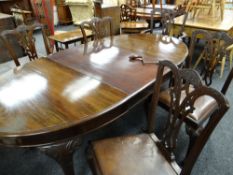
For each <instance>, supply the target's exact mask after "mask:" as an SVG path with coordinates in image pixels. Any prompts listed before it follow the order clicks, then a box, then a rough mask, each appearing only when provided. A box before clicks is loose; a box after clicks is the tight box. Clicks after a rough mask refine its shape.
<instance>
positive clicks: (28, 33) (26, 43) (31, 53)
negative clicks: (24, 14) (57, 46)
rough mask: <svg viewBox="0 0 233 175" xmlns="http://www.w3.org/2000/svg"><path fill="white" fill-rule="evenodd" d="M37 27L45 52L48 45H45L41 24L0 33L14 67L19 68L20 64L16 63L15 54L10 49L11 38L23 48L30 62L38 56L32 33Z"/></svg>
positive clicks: (11, 48) (23, 26) (21, 26)
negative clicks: (40, 33)
mask: <svg viewBox="0 0 233 175" xmlns="http://www.w3.org/2000/svg"><path fill="white" fill-rule="evenodd" d="M37 27H40V28H41V29H42V35H43V40H44V44H45V47H46V51H48V50H49V48H47V47H48V46H49V44H48V43H46V42H47V41H46V38H47V37H46V36H44V29H43V26H42V25H41V24H33V25H30V26H27V25H25V24H22V25H19V26H18V27H17V28H15V29H14V30H5V31H3V32H2V33H1V37H2V38H3V40H4V45H5V47H6V48H7V49H8V52H9V55H10V56H11V57H12V59H13V60H14V62H15V64H16V66H19V65H20V63H19V61H18V57H17V56H16V55H17V54H16V52H15V51H14V49H13V47H12V38H15V39H16V41H17V42H18V44H19V45H20V46H21V47H22V48H23V50H24V52H25V54H26V55H27V56H28V57H29V59H30V61H31V60H34V59H36V58H38V54H37V51H36V47H35V38H34V36H33V32H34V30H35V29H36V28H37ZM14 41H15V40H14Z"/></svg>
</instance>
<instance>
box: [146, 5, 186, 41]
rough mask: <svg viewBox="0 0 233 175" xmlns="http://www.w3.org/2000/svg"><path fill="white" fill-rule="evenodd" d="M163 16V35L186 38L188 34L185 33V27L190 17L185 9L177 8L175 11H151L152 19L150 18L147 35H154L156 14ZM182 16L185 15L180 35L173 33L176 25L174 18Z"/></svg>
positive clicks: (157, 9)
mask: <svg viewBox="0 0 233 175" xmlns="http://www.w3.org/2000/svg"><path fill="white" fill-rule="evenodd" d="M158 13H159V14H161V21H160V22H161V31H162V34H163V35H171V36H172V35H173V36H175V37H177V38H181V39H183V38H184V37H186V34H185V33H184V26H185V23H186V20H187V17H188V12H186V11H185V9H184V8H181V6H180V8H179V7H177V8H176V9H175V10H167V9H162V10H161V9H160V8H155V9H153V10H152V11H151V18H150V29H149V30H147V31H146V33H148V32H149V33H153V30H154V26H155V22H156V21H154V15H155V14H158ZM180 15H184V18H183V24H182V25H181V26H180V29H179V31H178V33H173V31H172V27H173V25H174V18H175V17H177V16H180Z"/></svg>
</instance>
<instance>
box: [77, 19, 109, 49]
mask: <svg viewBox="0 0 233 175" xmlns="http://www.w3.org/2000/svg"><path fill="white" fill-rule="evenodd" d="M80 28H81V31H82V34H83V41H84V43H87V42H88V38H87V34H86V31H85V29H89V30H91V31H92V33H93V38H94V45H98V44H99V43H102V42H103V39H104V37H107V36H110V37H111V38H112V37H113V24H112V18H111V17H109V16H106V17H103V18H98V17H94V18H92V19H91V20H90V21H84V22H82V23H81V24H80Z"/></svg>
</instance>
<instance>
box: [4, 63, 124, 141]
mask: <svg viewBox="0 0 233 175" xmlns="http://www.w3.org/2000/svg"><path fill="white" fill-rule="evenodd" d="M0 87H1V88H0V110H1V116H0V138H1V139H0V143H3V144H20V142H19V143H18V142H17V140H16V139H15V140H14V139H13V140H11V142H12V143H11V142H10V141H9V140H6V142H4V139H3V138H4V137H9V138H11V137H12V138H14V137H16V138H17V136H28V135H37V134H43V133H45V132H53V131H57V130H62V129H64V128H66V127H69V126H73V125H78V124H80V123H83V122H84V121H86V120H89V119H90V118H92V117H96V116H98V114H99V113H102V112H104V111H107V110H110V108H112V107H113V106H114V105H117V104H118V103H119V102H121V100H122V99H124V98H125V97H126V94H125V93H124V92H122V91H120V90H119V89H116V88H114V87H111V86H109V85H107V84H105V83H103V82H101V81H100V80H97V79H95V78H93V77H90V76H88V75H84V74H82V73H80V72H78V71H73V70H71V69H69V68H66V67H64V66H62V65H59V64H57V63H55V62H53V61H51V60H49V59H38V60H35V61H32V62H29V63H27V64H25V65H24V66H23V67H20V68H17V69H14V70H11V71H8V72H6V73H5V74H3V75H2V76H1V79H0ZM37 141H38V142H40V140H37ZM41 141H42V140H41ZM14 142H15V143H14ZM42 142H43V141H42Z"/></svg>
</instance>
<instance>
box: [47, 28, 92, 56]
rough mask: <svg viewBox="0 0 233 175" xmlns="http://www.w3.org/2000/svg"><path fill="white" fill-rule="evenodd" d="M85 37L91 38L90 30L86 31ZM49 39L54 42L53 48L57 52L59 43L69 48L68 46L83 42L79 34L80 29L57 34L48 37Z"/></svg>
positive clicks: (80, 33) (81, 35)
mask: <svg viewBox="0 0 233 175" xmlns="http://www.w3.org/2000/svg"><path fill="white" fill-rule="evenodd" d="M86 34H87V37H88V38H90V37H92V32H91V31H90V30H86ZM49 39H51V40H53V41H54V42H55V48H56V51H57V52H58V51H59V50H60V48H59V43H61V44H64V45H65V48H66V49H68V48H69V44H72V43H75V42H78V41H82V40H83V34H82V32H81V29H76V30H72V31H66V32H62V33H58V34H55V35H51V36H49Z"/></svg>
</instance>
